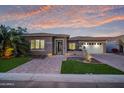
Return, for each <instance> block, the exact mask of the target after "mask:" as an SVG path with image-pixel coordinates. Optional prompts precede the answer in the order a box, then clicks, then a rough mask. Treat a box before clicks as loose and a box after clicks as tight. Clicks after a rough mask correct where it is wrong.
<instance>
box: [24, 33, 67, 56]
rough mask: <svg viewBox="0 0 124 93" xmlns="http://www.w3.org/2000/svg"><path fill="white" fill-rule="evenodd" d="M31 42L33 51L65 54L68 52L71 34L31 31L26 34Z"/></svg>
mask: <svg viewBox="0 0 124 93" xmlns="http://www.w3.org/2000/svg"><path fill="white" fill-rule="evenodd" d="M24 36H25V37H26V39H27V40H28V41H29V42H30V45H31V46H30V48H31V51H36V50H37V51H38V50H39V51H41V52H43V53H47V54H48V55H63V54H65V53H67V40H68V38H69V35H65V34H50V33H30V34H25V35H24Z"/></svg>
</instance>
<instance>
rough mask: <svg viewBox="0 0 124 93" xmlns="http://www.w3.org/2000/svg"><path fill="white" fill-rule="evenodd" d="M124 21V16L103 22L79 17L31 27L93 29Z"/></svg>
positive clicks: (31, 26) (34, 24)
mask: <svg viewBox="0 0 124 93" xmlns="http://www.w3.org/2000/svg"><path fill="white" fill-rule="evenodd" d="M120 20H124V16H112V17H109V18H105V19H101V20H97V21H96V20H87V19H85V18H82V17H78V18H77V19H71V20H67V21H65V20H61V19H56V20H49V21H45V22H40V23H38V22H35V23H32V24H30V25H29V27H30V28H41V29H50V28H66V27H67V28H80V27H84V28H91V27H97V26H101V25H104V24H107V23H111V22H113V21H120Z"/></svg>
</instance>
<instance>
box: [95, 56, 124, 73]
mask: <svg viewBox="0 0 124 93" xmlns="http://www.w3.org/2000/svg"><path fill="white" fill-rule="evenodd" d="M93 57H94V58H96V59H97V60H99V61H101V62H103V63H105V64H108V65H110V66H113V67H115V68H117V69H120V70H121V71H124V56H122V55H115V54H94V55H93Z"/></svg>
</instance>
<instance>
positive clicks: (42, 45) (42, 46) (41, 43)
mask: <svg viewBox="0 0 124 93" xmlns="http://www.w3.org/2000/svg"><path fill="white" fill-rule="evenodd" d="M44 46H45V43H44V40H40V48H41V49H43V48H44Z"/></svg>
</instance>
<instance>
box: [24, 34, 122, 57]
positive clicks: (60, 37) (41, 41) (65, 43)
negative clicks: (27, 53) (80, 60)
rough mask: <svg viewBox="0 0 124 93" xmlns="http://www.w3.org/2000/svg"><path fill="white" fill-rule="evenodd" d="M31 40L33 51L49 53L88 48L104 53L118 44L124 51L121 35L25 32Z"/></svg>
mask: <svg viewBox="0 0 124 93" xmlns="http://www.w3.org/2000/svg"><path fill="white" fill-rule="evenodd" d="M24 36H25V38H26V39H27V40H28V41H29V42H30V49H31V51H36V50H37V51H40V52H43V53H46V54H47V55H65V54H67V53H69V52H70V51H81V49H84V48H85V49H86V50H87V51H88V53H91V54H102V53H106V52H108V51H110V50H112V48H114V47H112V45H114V44H115V45H114V46H116V48H118V49H119V51H120V52H124V51H123V49H124V46H121V45H120V42H119V38H120V37H83V36H77V37H69V35H65V34H50V33H30V34H25V35H24Z"/></svg>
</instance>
